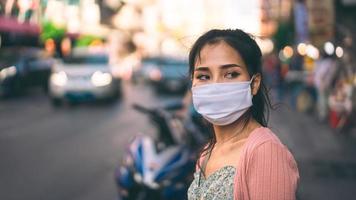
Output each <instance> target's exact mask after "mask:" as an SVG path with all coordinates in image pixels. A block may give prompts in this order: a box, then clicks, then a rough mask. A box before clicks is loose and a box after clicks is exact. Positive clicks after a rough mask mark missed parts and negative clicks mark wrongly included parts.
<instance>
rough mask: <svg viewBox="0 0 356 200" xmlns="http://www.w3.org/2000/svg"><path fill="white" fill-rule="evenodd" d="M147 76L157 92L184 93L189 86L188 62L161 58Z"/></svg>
mask: <svg viewBox="0 0 356 200" xmlns="http://www.w3.org/2000/svg"><path fill="white" fill-rule="evenodd" d="M148 76H149V79H150V81H151V82H152V83H153V86H154V87H155V89H156V91H157V92H171V93H176V92H185V91H186V89H187V87H188V84H189V81H188V80H189V79H188V62H187V61H185V60H180V59H174V58H163V59H161V60H159V62H158V65H157V66H156V67H151V68H150V69H149V72H148Z"/></svg>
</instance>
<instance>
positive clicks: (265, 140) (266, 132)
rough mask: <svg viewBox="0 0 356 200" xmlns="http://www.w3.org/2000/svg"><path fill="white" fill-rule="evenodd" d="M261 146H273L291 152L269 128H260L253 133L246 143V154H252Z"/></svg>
mask: <svg viewBox="0 0 356 200" xmlns="http://www.w3.org/2000/svg"><path fill="white" fill-rule="evenodd" d="M261 146H262V147H266V146H272V147H277V148H280V149H282V150H286V151H289V150H288V148H287V147H286V146H285V145H284V144H283V143H282V142H281V141H280V139H279V138H278V136H277V135H276V134H275V133H274V132H273V131H272V130H271V129H269V128H267V127H259V128H256V129H255V130H253V131H252V133H251V134H250V136H249V137H248V139H247V142H246V150H247V152H246V153H247V154H250V153H252V152H253V151H254V150H256V149H257V148H260V147H261Z"/></svg>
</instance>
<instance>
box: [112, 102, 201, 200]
mask: <svg viewBox="0 0 356 200" xmlns="http://www.w3.org/2000/svg"><path fill="white" fill-rule="evenodd" d="M133 108H134V109H135V110H137V111H140V112H141V113H144V114H147V115H148V116H149V117H150V119H151V121H152V122H153V123H154V125H155V126H156V127H157V128H158V135H157V139H153V138H152V137H149V136H145V135H143V134H140V135H137V136H135V137H134V138H133V140H132V141H131V142H130V143H129V145H128V146H127V148H126V152H125V154H124V156H123V160H122V162H121V164H120V165H119V167H118V168H117V170H116V173H115V179H116V183H117V186H118V193H119V197H120V199H123V200H138V199H139V200H145V199H147V200H148V199H150V200H151V199H154V200H156V199H157V200H159V199H162V200H164V199H170V200H175V199H179V200H182V199H186V198H187V197H186V193H187V190H188V187H189V184H190V183H191V181H192V179H193V172H194V170H195V163H196V159H197V156H198V152H199V151H198V147H201V146H202V144H203V143H204V142H205V141H206V137H205V135H204V134H203V133H202V132H201V126H198V125H196V124H195V122H194V121H193V120H192V119H190V118H189V117H188V119H185V120H184V119H181V118H180V117H177V116H175V115H174V113H172V112H170V111H169V110H172V109H173V110H174V109H177V108H179V106H177V105H175V106H172V105H171V106H170V107H169V108H168V107H165V108H155V109H148V108H145V107H143V106H140V105H137V104H135V105H134V106H133Z"/></svg>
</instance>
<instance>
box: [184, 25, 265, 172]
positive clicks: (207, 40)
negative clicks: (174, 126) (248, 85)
mask: <svg viewBox="0 0 356 200" xmlns="http://www.w3.org/2000/svg"><path fill="white" fill-rule="evenodd" d="M220 42H225V43H226V44H228V45H229V46H230V47H232V48H233V49H234V50H235V51H236V52H238V53H239V54H240V55H241V57H242V59H243V60H244V62H245V64H246V67H247V71H248V73H249V75H250V77H252V76H253V75H256V74H260V75H261V84H260V88H259V90H258V92H257V94H256V95H254V96H253V98H252V104H253V105H252V106H251V107H250V109H249V110H248V111H247V112H246V113H245V114H244V115H243V116H241V118H240V119H239V120H241V123H243V124H244V125H243V129H244V128H245V127H246V125H247V123H248V122H249V121H250V119H251V118H253V119H255V120H256V121H257V122H258V123H260V124H261V125H262V126H264V127H267V125H268V117H269V112H270V108H272V106H271V101H270V99H269V96H268V91H267V88H266V86H265V84H264V82H263V74H262V53H261V50H260V48H259V46H258V45H257V43H256V41H255V40H254V38H253V36H252V35H250V34H248V33H246V32H244V31H242V30H240V29H234V30H232V29H225V30H219V29H213V30H210V31H208V32H206V33H205V34H203V35H202V36H200V37H199V38H198V40H197V41H196V42H195V43H194V44H193V46H192V48H191V50H190V53H189V73H190V75H191V77H192V78H193V75H194V64H195V62H196V61H197V59H200V52H201V50H202V49H203V47H204V46H205V45H213V44H218V43H220ZM215 143H216V138H215V134H212V136H211V138H210V140H209V143H208V144H207V145H205V147H204V148H203V149H202V151H201V154H200V155H206V154H207V153H208V151H209V150H211V149H212V148H213V147H214V145H215ZM198 166H199V168H201V166H200V162H198Z"/></svg>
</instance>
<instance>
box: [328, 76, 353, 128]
mask: <svg viewBox="0 0 356 200" xmlns="http://www.w3.org/2000/svg"><path fill="white" fill-rule="evenodd" d="M351 98H352V85H351V84H349V83H348V82H347V81H346V80H345V79H339V80H337V82H336V85H335V88H334V89H333V91H332V93H331V95H330V96H329V99H328V103H329V107H330V115H329V124H330V126H331V128H334V129H336V130H339V131H341V130H342V129H343V128H345V127H346V126H347V125H348V123H349V122H350V116H351V113H352V101H351Z"/></svg>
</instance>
